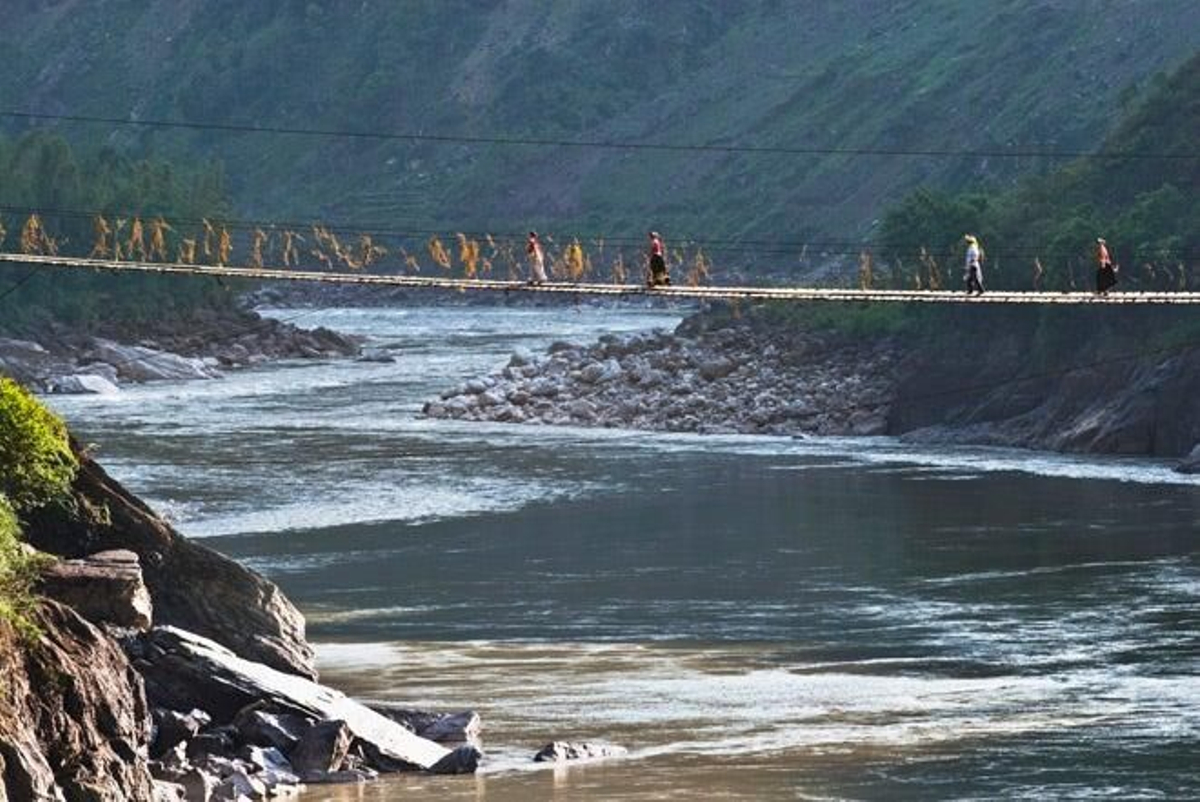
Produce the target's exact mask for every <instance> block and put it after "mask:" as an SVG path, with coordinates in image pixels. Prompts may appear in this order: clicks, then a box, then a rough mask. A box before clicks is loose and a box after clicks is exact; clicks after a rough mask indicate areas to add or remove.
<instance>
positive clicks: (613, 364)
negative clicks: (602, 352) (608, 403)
mask: <svg viewBox="0 0 1200 802" xmlns="http://www.w3.org/2000/svg"><path fill="white" fill-rule="evenodd" d="M620 377H621V364H620V363H619V362H617V360H615V359H612V358H609V359H606V360H605V361H603V362H592V363H590V364H587V365H584V367H583V369H582V370H580V371H579V380H580V381H582V382H585V383H586V384H604V383H606V382H610V381H615V380H616V379H618V378H620Z"/></svg>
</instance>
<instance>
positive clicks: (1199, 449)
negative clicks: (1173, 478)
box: [1175, 443, 1200, 474]
mask: <svg viewBox="0 0 1200 802" xmlns="http://www.w3.org/2000/svg"><path fill="white" fill-rule="evenodd" d="M1175 470H1176V471H1178V472H1179V473H1187V474H1200V443H1197V444H1196V447H1195V448H1193V449H1192V452H1191V453H1190V454H1188V455H1187V456H1186V457H1184V458H1183V462H1181V463H1179V464H1178V465H1177V466H1175Z"/></svg>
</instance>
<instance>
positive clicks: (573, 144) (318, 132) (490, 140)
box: [0, 109, 1200, 161]
mask: <svg viewBox="0 0 1200 802" xmlns="http://www.w3.org/2000/svg"><path fill="white" fill-rule="evenodd" d="M0 117H4V118H8V119H14V120H36V121H42V122H69V123H82V124H89V125H115V126H127V127H138V128H159V129H179V130H192V131H214V132H223V133H234V134H273V135H286V136H307V137H324V138H334V139H359V140H377V141H402V142H429V143H437V144H457V145H488V146H506V147H511V146H517V147H547V148H551V147H552V148H586V149H598V150H624V151H653V152H660V153H672V152H678V153H725V154H737V153H746V154H781V155H790V156H880V157H930V158H988V159H1122V160H1123V159H1131V160H1148V161H1154V160H1160V161H1190V160H1195V159H1200V153H1182V154H1181V153H1153V152H1149V151H1087V150H1057V149H1040V148H989V149H961V150H953V149H948V148H847V147H843V148H836V147H811V146H810V147H791V146H783V145H740V144H721V143H716V142H710V143H678V142H676V143H666V142H633V141H620V140H608V139H548V138H538V137H518V136H467V135H461V134H437V133H413V132H402V131H367V130H352V129H334V128H299V127H288V126H266V125H249V124H242V123H217V122H199V121H187V120H155V119H136V118H121V117H101V116H93V115H84V114H51V113H48V112H33V111H24V110H17V109H0Z"/></svg>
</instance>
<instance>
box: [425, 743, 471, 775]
mask: <svg viewBox="0 0 1200 802" xmlns="http://www.w3.org/2000/svg"><path fill="white" fill-rule="evenodd" d="M482 758H483V752H481V751H479V749H478V748H476V747H475V746H472V745H471V744H465V745H463V746H460V747H458V748H457V749H455V750H454V751H453V752H451V753H450V754H448V755H446V756H445V757H443V758H442V759H441V760H439V761H438V762H437V763H434V764H433V765H432V766H430V767H429V772H430V773H431V774H474V773H475V770H476V769H477V768H478V767H479V761H480V760H481V759H482Z"/></svg>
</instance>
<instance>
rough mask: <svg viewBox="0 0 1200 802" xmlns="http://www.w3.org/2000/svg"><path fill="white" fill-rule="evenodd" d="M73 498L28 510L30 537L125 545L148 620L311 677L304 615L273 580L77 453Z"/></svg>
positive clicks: (79, 544) (60, 550)
mask: <svg viewBox="0 0 1200 802" xmlns="http://www.w3.org/2000/svg"><path fill="white" fill-rule="evenodd" d="M72 501H73V503H72V505H70V506H71V508H69V509H68V508H65V507H47V508H43V509H42V510H41V511H39V512H37V513H36V514H34V515H33V516H32V520H31V521H29V525H28V526H27V527H26V536H27V538H28V540H29V542H30V543H31V544H33V545H34V546H36V547H37V548H39V549H41V550H43V551H46V552H49V553H51V554H56V555H59V556H61V557H68V558H74V557H82V556H85V555H88V554H93V553H95V552H99V551H109V550H112V549H128V550H130V551H132V552H134V553H136V554H137V555H138V556H139V557H140V559H141V564H142V571H143V573H144V577H145V582H146V585H147V587H148V588H149V589H150V596H151V599H152V600H153V604H154V616H155V623H158V624H164V625H172V626H176V627H179V628H181V629H186V630H188V631H191V632H195V633H197V634H200V635H203V636H205V637H207V638H211V639H212V640H214V641H216V642H217V643H220V644H221V645H222V646H225V647H226V648H228V649H230V650H232V651H233V652H234V653H235V654H237V655H238V656H240V657H243V658H245V659H247V660H253V661H256V662H260V663H265V664H266V665H268V666H271V667H272V668H276V669H279V670H280V671H285V672H289V673H293V674H300V675H302V676H304V677H307V678H309V679H313V678H315V677H316V670H315V669H314V668H313V653H312V649H311V648H310V647H309V645H308V643H307V642H306V641H305V639H304V618H303V616H301V615H300V613H299V611H297V610H296V608H295V607H294V606H292V603H291V602H290V601H288V599H287V598H286V597H285V596H284V595H283V594H282V593H281V592H280V590H279V588H278V587H276V586H275V585H274V584H273V583H271V582H269V581H267V580H266V579H264V578H263V577H261V576H259V575H258V574H256V573H254V572H253V571H250V570H249V569H246V568H243V567H242V566H240V565H238V564H237V563H235V562H233V561H232V560H230V559H228V558H226V557H223V556H221V555H220V554H217V553H216V552H215V551H212V550H211V549H208V548H205V547H204V546H201V545H199V544H196V543H193V542H191V541H189V540H187V539H185V538H184V537H183V536H181V535H180V534H179V533H178V532H176V531H175V529H174V528H172V527H171V526H170V525H169V524H168V523H166V522H165V521H163V520H162V519H161V518H159V517H158V516H157V515H156V514H155V513H154V511H153V510H151V509H150V508H149V507H147V506H146V505H145V504H144V503H142V502H141V501H140V500H139V499H138V498H136V497H135V496H133V495H132V494H130V493H129V492H128V491H127V490H125V488H124V487H122V486H121V485H120V484H119V483H118V482H116V481H115V480H114V479H112V478H111V477H110V476H109V475H108V474H107V473H105V471H104V469H103V468H101V467H100V466H99V465H97V464H96V463H95V462H94V461H92V460H91V459H89V458H87V457H86V456H84V455H82V454H81V455H80V469H79V473H78V475H77V476H76V478H75V483H74V486H73V499H72Z"/></svg>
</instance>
